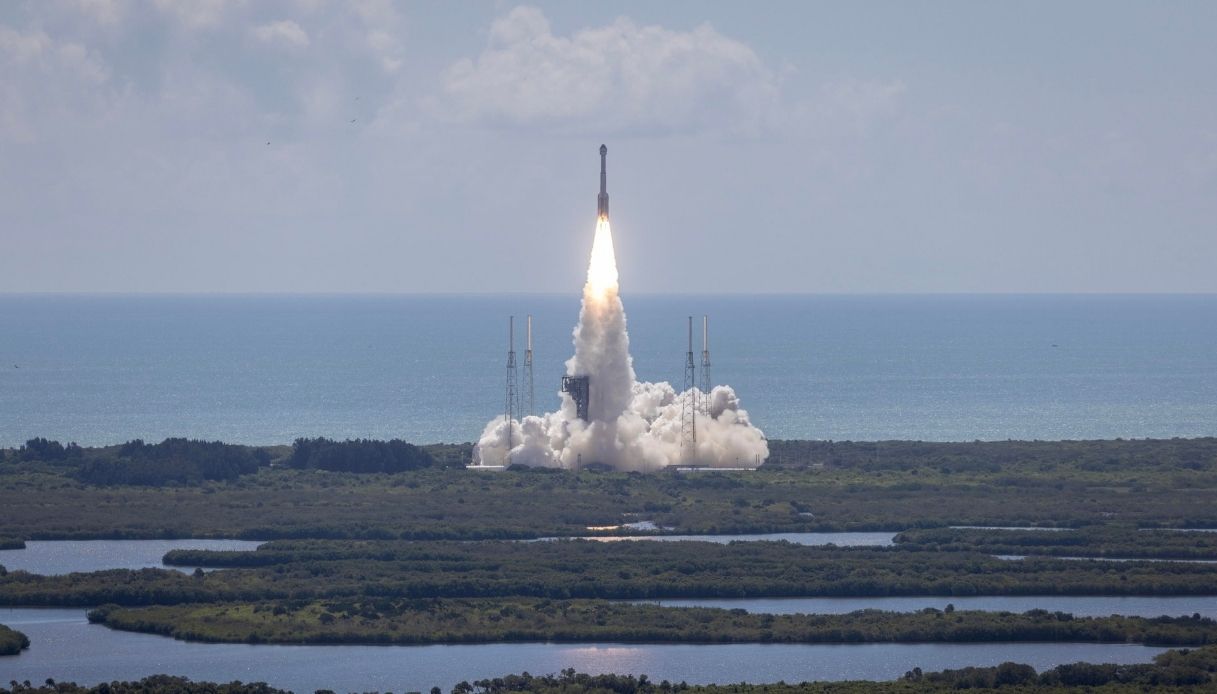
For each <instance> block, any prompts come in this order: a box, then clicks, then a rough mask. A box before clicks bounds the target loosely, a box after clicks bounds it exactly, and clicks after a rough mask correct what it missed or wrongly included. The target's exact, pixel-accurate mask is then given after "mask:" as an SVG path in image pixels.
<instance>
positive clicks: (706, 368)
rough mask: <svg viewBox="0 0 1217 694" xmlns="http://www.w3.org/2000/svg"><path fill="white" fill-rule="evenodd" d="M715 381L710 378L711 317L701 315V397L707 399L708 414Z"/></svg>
mask: <svg viewBox="0 0 1217 694" xmlns="http://www.w3.org/2000/svg"><path fill="white" fill-rule="evenodd" d="M713 387H714V382H713V381H711V380H710V317H709V316H705V315H703V316H702V317H701V397H702V399H703V400H704V401H705V406H704V410H705V413H706V416H707V417H708V416H710V389H711V388H713Z"/></svg>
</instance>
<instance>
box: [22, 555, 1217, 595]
mask: <svg viewBox="0 0 1217 694" xmlns="http://www.w3.org/2000/svg"><path fill="white" fill-rule="evenodd" d="M171 556H172V557H173V558H175V560H176V559H180V560H183V561H189V562H191V563H197V564H201V565H203V566H233V567H244V568H232V569H229V570H225V571H214V572H210V573H206V574H204V573H201V572H200V573H198V574H197V575H188V574H184V573H181V572H177V571H171V570H165V569H141V570H138V571H132V570H122V569H116V570H110V571H98V572H94V573H80V574H68V575H61V576H41V575H35V574H29V573H26V572H23V571H12V572H9V573H8V575H6V576H0V604H3V605H60V606H74V605H80V606H96V605H101V604H105V603H116V604H121V605H127V606H138V605H152V604H163V605H172V604H182V603H198V602H240V601H258V600H285V599H310V600H316V599H331V598H341V597H349V596H359V595H369V596H371V595H375V596H383V597H388V598H433V597H454V598H455V597H466V598H468V597H511V596H520V597H536V598H549V599H570V598H600V599H647V598H682V597H683V598H697V597H707V598H709V597H728V598H729V597H815V596H836V597H850V596H896V595H937V596H955V595H1212V594H1213V593H1214V592H1215V591H1217V587H1215V586H1217V564H1194V563H1183V562H1078V561H1069V560H1064V559H1034V560H1024V561H1003V560H1000V559H996V558H994V557H990V556H987V555H983V554H974V553H968V552H930V551H921V552H913V551H905V550H902V549H899V548H863V547H859V548H848V549H843V548H834V547H808V546H803V545H795V544H791V543H786V542H736V543H731V544H716V543H709V542H650V541H629V542H597V541H592V540H563V541H553V542H402V541H384V542H381V541H371V540H368V541H361V542H338V541H332V540H310V541H290V542H289V541H283V542H274V543H269V544H267V545H263V547H262V548H259V549H258V550H256V551H253V552H188V553H180V552H179V553H172V555H171Z"/></svg>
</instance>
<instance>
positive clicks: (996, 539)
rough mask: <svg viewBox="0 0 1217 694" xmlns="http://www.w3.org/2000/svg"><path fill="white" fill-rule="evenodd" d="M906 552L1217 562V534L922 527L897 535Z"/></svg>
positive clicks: (1128, 529)
mask: <svg viewBox="0 0 1217 694" xmlns="http://www.w3.org/2000/svg"><path fill="white" fill-rule="evenodd" d="M895 542H896V544H898V545H900V546H901V547H905V548H908V549H919V550H926V551H937V552H983V553H985V554H1003V555H1040V556H1055V557H1097V558H1122V559H1136V558H1146V559H1217V533H1212V532H1180V531H1174V530H1151V529H1138V528H1133V527H1128V526H1115V527H1105V526H1104V527H1087V528H1078V529H1076V530H1063V531H1044V530H999V529H987V528H984V529H982V528H919V529H915V530H906V531H905V532H902V533H900V534H899V535H897V536H896V537H895Z"/></svg>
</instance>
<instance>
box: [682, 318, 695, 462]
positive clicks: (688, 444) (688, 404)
mask: <svg viewBox="0 0 1217 694" xmlns="http://www.w3.org/2000/svg"><path fill="white" fill-rule="evenodd" d="M696 387H697V366H696V365H694V363H693V316H689V351H688V352H686V353H685V387H684V392H685V394H686V396H687V397H684V398H681V409H680V448H681V457H682V458H684V461H685V462H686V463H692V462H693V461H694V458H695V456H696V455H697V409H698V407H699V404H698V402H697V397H696V396H695V395H694V394H693V389H694V388H696Z"/></svg>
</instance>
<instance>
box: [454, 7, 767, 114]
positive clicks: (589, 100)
mask: <svg viewBox="0 0 1217 694" xmlns="http://www.w3.org/2000/svg"><path fill="white" fill-rule="evenodd" d="M778 95H779V85H778V79H777V77H776V76H775V74H774V72H773V71H772V70H770V69H769V68H768V67H767V66H766V65H765V64H764V62H763V61H762V60H761V59H760V58H759V57H758V56H757V54H756V53H755V52H754V51H753V50H752V49H751V48H750V47H749V46H748V45H747V44H744V43H742V42H740V41H737V40H735V39H732V38H730V37H727V36H724V35H723V34H720V33H719V32H718V31H716V30H715V29H714V28H713V27H711V26H710V25H708V24H702V25H700V26H698V27H696V28H694V29H692V30H690V31H675V30H671V29H667V28H664V27H661V26H651V25H647V26H644V25H639V24H637V23H635V22H634V21H632V20H630V19H628V18H620V19H618V20H616V21H615V22H613V23H612V24H609V25H608V26H603V27H597V28H589V29H583V30H580V31H577V32H575V33H574V34H572V35H570V36H558V35H555V34H554V33H553V31H552V29H551V27H550V24H549V20H548V19H546V17H545V15H544V14H543V13H542V12H541V10H539V9H536V8H533V7H517V8H515V9H513V10H511V11H510V12H509V13H507V14H506V15H505V16H503V17H500V18H499V19H498V20H496V21H495V22H494V23H493V25H492V26H491V29H490V37H489V41H488V44H487V46H486V48H485V49H484V50H483V51H482V52H481V54H479V55H478V56H476V57H471V58H464V59H462V60H459V61H458V62H456V63H455V64H453V65H451V66H450V67H449V68H448V69H447V70H446V71H445V73H444V75H443V77H442V96H441V97H440V98H439V99H437V100H436V104H435V105H436V107H437V108H438V110H439V113H440V115H441V116H443V117H447V118H450V119H452V120H457V121H465V122H473V123H480V124H485V125H499V126H511V127H530V126H543V127H549V128H565V129H570V130H575V131H583V130H595V131H598V132H604V131H606V130H607V131H616V132H638V133H652V132H653V133H666V132H673V131H682V132H689V131H699V130H701V131H707V130H711V131H712V130H720V131H730V132H745V133H747V132H756V131H758V130H761V129H762V128H764V127H765V125H766V123H767V121H768V120H769V118H770V116H771V114H772V111H773V109H774V108H775V106H776V105H777V102H778Z"/></svg>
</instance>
